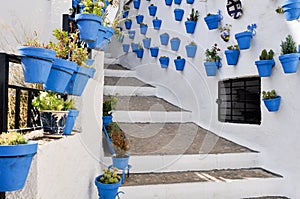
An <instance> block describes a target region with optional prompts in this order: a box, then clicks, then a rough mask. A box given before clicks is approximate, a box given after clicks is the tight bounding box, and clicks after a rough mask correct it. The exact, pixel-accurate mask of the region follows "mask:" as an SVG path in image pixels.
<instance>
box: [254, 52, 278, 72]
mask: <svg viewBox="0 0 300 199" xmlns="http://www.w3.org/2000/svg"><path fill="white" fill-rule="evenodd" d="M273 57H274V51H273V50H272V49H271V50H269V52H268V51H267V50H266V49H264V50H263V51H262V52H261V55H260V56H259V60H258V61H255V65H256V67H257V70H258V74H259V76H260V77H269V76H270V75H271V71H272V68H273V66H274V65H275V61H274V59H273Z"/></svg>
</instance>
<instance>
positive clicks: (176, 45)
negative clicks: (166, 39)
mask: <svg viewBox="0 0 300 199" xmlns="http://www.w3.org/2000/svg"><path fill="white" fill-rule="evenodd" d="M170 43H171V49H172V50H173V51H177V50H178V49H179V46H180V39H179V38H172V39H171V40H170Z"/></svg>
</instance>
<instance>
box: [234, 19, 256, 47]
mask: <svg viewBox="0 0 300 199" xmlns="http://www.w3.org/2000/svg"><path fill="white" fill-rule="evenodd" d="M256 28H257V26H256V24H251V25H248V26H247V30H245V31H244V32H240V33H236V34H235V39H236V40H237V42H238V45H239V47H240V50H245V49H249V48H250V45H251V40H252V38H253V37H254V36H255V34H256Z"/></svg>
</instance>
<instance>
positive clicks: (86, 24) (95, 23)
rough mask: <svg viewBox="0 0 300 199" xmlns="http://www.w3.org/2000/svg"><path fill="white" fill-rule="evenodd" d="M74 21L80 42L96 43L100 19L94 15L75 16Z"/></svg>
mask: <svg viewBox="0 0 300 199" xmlns="http://www.w3.org/2000/svg"><path fill="white" fill-rule="evenodd" d="M75 21H76V23H77V26H78V29H79V38H80V40H82V41H88V42H92V41H96V40H97V34H98V30H99V27H100V25H101V23H102V17H100V16H97V15H94V14H76V15H75Z"/></svg>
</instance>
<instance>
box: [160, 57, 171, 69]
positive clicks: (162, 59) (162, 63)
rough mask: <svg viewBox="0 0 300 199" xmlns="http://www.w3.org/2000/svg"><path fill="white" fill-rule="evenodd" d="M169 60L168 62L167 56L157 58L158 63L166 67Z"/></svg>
mask: <svg viewBox="0 0 300 199" xmlns="http://www.w3.org/2000/svg"><path fill="white" fill-rule="evenodd" d="M169 62H170V58H169V57H160V58H159V63H160V66H161V67H162V68H168V66H169Z"/></svg>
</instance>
